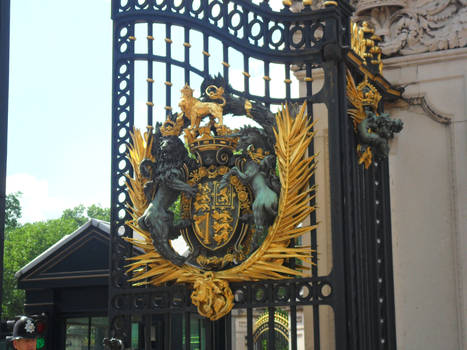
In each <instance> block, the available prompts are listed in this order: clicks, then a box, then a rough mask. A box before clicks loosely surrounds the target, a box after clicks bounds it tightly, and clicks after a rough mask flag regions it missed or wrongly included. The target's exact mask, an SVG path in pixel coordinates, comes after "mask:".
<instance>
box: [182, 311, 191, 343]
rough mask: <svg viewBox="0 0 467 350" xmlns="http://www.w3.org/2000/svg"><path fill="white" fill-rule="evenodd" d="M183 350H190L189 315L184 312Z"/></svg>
mask: <svg viewBox="0 0 467 350" xmlns="http://www.w3.org/2000/svg"><path fill="white" fill-rule="evenodd" d="M184 315H185V350H190V349H191V313H190V312H189V311H188V312H185V314H184Z"/></svg>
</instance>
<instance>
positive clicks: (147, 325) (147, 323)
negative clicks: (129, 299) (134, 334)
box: [143, 315, 160, 350]
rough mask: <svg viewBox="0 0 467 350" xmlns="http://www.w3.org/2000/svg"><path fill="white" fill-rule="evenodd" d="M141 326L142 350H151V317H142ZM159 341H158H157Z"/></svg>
mask: <svg viewBox="0 0 467 350" xmlns="http://www.w3.org/2000/svg"><path fill="white" fill-rule="evenodd" d="M143 325H144V332H143V334H144V350H151V327H152V317H151V315H146V316H143ZM157 341H160V339H157Z"/></svg>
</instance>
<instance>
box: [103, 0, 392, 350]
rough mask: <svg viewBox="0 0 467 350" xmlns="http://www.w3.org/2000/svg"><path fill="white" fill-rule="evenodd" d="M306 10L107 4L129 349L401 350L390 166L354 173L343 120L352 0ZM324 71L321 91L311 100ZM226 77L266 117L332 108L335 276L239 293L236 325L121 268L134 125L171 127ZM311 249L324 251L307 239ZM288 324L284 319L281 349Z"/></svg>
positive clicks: (153, 1)
mask: <svg viewBox="0 0 467 350" xmlns="http://www.w3.org/2000/svg"><path fill="white" fill-rule="evenodd" d="M271 3H272V2H271ZM303 3H305V6H304V9H302V10H300V11H298V12H292V11H291V10H290V9H289V8H288V7H285V8H284V9H283V10H281V11H280V12H279V11H273V10H272V9H271V7H270V5H269V1H255V2H250V1H242V0H229V1H220V0H199V1H182V0H113V1H112V18H113V21H114V38H113V40H114V42H113V107H112V220H111V221H112V222H111V232H112V235H111V262H110V263H111V265H110V266H111V277H110V285H109V321H110V324H111V332H112V333H111V336H113V337H116V338H119V339H122V340H123V342H124V344H125V347H126V348H129V347H132V348H135V347H136V348H142V347H144V348H146V349H182V348H183V349H198V348H199V349H244V348H247V349H263V348H264V349H266V348H267V349H285V348H287V349H289V348H290V349H294V350H295V349H297V348H298V344H299V343H300V344H303V343H304V342H305V341H306V349H332V348H336V349H355V350H356V349H358V350H362V349H371V350H374V349H395V333H394V311H393V307H394V305H393V295H392V261H391V259H392V255H391V228H390V208H389V188H388V169H387V164H386V163H385V162H380V164H374V166H373V167H372V168H371V169H369V170H364V169H363V168H362V167H361V166H359V165H358V162H357V159H356V153H355V145H356V141H355V137H354V133H353V127H352V123H351V121H350V119H349V118H348V116H347V113H346V95H345V70H346V64H345V55H346V50H348V49H349V45H350V30H349V28H350V26H349V25H350V23H349V18H350V15H351V11H352V9H351V7H350V6H349V5H348V3H347V2H345V1H326V2H325V6H324V8H322V9H320V10H312V9H311V7H310V6H309V5H306V4H307V3H311V2H307V1H303ZM320 70H322V71H323V72H324V85H323V87H322V88H320V89H318V90H319V91H315V90H317V89H316V87H314V86H313V84H314V81H313V80H314V74H315V72H318V71H320ZM296 71H300V72H302V75H303V77H302V83H301V86H302V91H301V96H300V95H298V94H296V92H295V91H298V86H297V87H296V88H294V84H295V83H296V79H295V75H294V72H296ZM258 72H259V73H258ZM218 73H219V74H221V75H222V76H223V77H224V79H225V80H226V81H227V82H228V83H231V84H232V86H233V91H232V92H233V93H234V94H236V95H238V96H242V97H245V98H247V99H249V100H253V101H257V102H261V103H263V104H264V105H265V106H266V107H268V108H271V109H274V108H275V106H277V105H280V104H281V103H283V102H284V100H288V101H292V102H302V101H304V100H306V101H307V103H308V106H314V105H317V104H324V105H325V106H326V108H327V114H328V116H327V117H328V129H329V178H330V187H329V193H330V208H331V231H330V232H328V233H327V234H328V235H330V237H331V241H332V244H331V247H332V254H331V255H332V269H331V270H330V272H329V273H326V274H324V275H320V274H319V273H318V271H319V264H320V261H319V258H316V257H315V265H314V266H312V268H311V274H310V277H309V278H301V279H290V280H280V281H260V282H249V283H241V284H232V291H233V293H234V295H235V307H234V310H233V312H232V314H231V315H229V316H226V317H224V318H223V319H221V320H219V321H216V322H210V321H208V320H205V319H200V318H199V317H198V316H197V314H196V312H195V308H194V307H193V306H192V305H191V302H190V297H189V296H190V290H188V287H187V286H184V285H167V286H164V287H157V288H156V287H139V288H137V287H133V286H130V284H129V283H128V282H127V277H126V275H125V268H124V266H125V265H126V260H125V259H126V258H128V257H130V256H131V255H132V248H131V246H130V245H127V244H125V243H124V242H123V241H122V240H121V237H124V236H132V231H131V230H130V229H129V228H128V227H126V226H125V222H126V221H127V220H128V219H129V216H128V214H127V212H126V203H127V201H128V200H129V198H128V194H127V192H126V191H127V190H126V186H125V181H126V179H125V174H126V173H131V172H132V169H131V166H130V163H129V161H128V160H127V159H126V153H127V148H126V146H127V144H128V143H129V140H130V133H131V131H132V129H133V126H134V125H135V124H136V125H138V120H139V121H140V123H139V124H140V125H139V126H140V127H143V128H144V127H146V126H147V125H149V126H151V125H154V124H155V122H156V120H157V119H158V118H159V120H161V119H160V118H162V119H164V118H165V115H166V114H169V113H170V111H171V110H172V107H173V108H175V107H176V105H177V103H176V102H175V101H176V100H177V98H178V96H179V94H178V90H179V89H180V88H181V87H182V86H183V84H184V83H188V84H190V85H191V86H192V87H194V88H197V87H198V86H199V85H200V83H201V81H202V80H203V79H204V78H207V77H208V76H209V75H214V74H218ZM255 75H256V76H259V77H260V79H259V80H258V79H257V80H254V76H255ZM277 77H280V78H277ZM278 91H280V92H278ZM141 106H143V107H141ZM138 108H140V109H141V110H137V109H138ZM308 110H309V112H308V113H309V117H310V118H312V117H313V116H312V108H310V107H309V108H308ZM141 115H144V116H145V117H144V118H141ZM138 118H140V119H138ZM310 151H311V152H313V149H310ZM323 166H327V164H323ZM310 220H311V221H312V222H313V221H315V220H316V219H315V217H313V216H312V217H311V218H310ZM309 240H310V244H311V246H312V247H313V248H314V249H317V250H318V251H319V248H320V247H318V244H317V239H316V235H315V234H314V233H313V232H312V233H310V236H309ZM280 314H282V315H284V314H286V315H287V317H286V319H287V322H286V323H287V328H288V333H287V334H283V336H284V337H285V339H286V342H285V343H284V341H283V339H282V338H280V336H278V334H279V333H280V330H281V328H280V327H279V326H278V324H280ZM283 319H284V318H283ZM323 320H324V321H323ZM284 322H285V321H284ZM282 326H284V324H282ZM298 328H300V329H298ZM282 333H284V332H282ZM302 338H307V339H306V340H304V341H302V340H303V339H302ZM281 339H282V340H281ZM330 339H331V340H330ZM284 344H285V345H284Z"/></svg>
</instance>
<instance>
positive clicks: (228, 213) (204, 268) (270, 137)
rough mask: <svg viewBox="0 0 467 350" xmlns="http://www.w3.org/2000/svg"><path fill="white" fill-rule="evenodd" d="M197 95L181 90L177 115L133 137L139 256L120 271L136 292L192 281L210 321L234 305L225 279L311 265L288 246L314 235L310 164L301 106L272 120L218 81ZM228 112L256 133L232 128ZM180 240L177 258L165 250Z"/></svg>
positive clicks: (282, 274) (308, 127)
mask: <svg viewBox="0 0 467 350" xmlns="http://www.w3.org/2000/svg"><path fill="white" fill-rule="evenodd" d="M202 91H203V93H202V96H200V98H195V97H194V96H193V90H192V89H191V88H190V87H189V86H188V85H185V86H184V87H183V89H182V90H181V100H180V103H179V107H180V110H181V111H180V112H179V113H176V114H170V115H169V116H168V117H167V120H166V121H165V122H164V123H163V124H158V125H156V126H155V128H153V127H148V130H147V132H145V133H144V134H142V133H141V132H140V131H138V130H135V132H134V135H133V143H132V145H131V146H130V150H129V154H128V157H129V159H130V161H131V163H132V165H133V170H134V171H133V176H131V177H130V176H129V177H128V192H129V195H130V198H131V203H132V204H131V205H130V207H129V210H130V212H131V214H132V218H133V219H132V220H131V221H130V222H128V225H129V226H130V227H132V229H133V230H134V231H135V232H137V233H139V237H137V236H135V238H130V239H128V241H129V242H131V243H132V244H133V245H135V246H137V247H139V248H141V249H142V250H143V251H144V253H143V254H141V255H139V256H135V257H132V258H130V259H129V260H130V263H129V265H128V274H129V275H130V276H131V277H130V281H131V282H133V283H134V284H136V285H141V284H153V285H160V284H163V283H166V282H170V281H175V282H179V283H188V284H190V285H191V286H192V287H193V292H192V294H191V299H192V303H193V304H194V305H195V306H197V308H198V312H199V313H200V314H201V315H203V316H205V317H208V318H209V319H211V320H217V319H219V318H221V317H223V316H225V315H226V314H228V313H229V312H230V310H231V309H232V307H233V306H234V303H233V299H234V298H233V295H232V291H231V290H230V287H229V282H238V281H255V280H261V279H280V278H291V277H294V276H301V275H303V274H304V266H303V264H304V263H311V254H312V253H313V252H312V250H311V249H310V248H309V247H305V246H299V245H297V244H296V242H297V238H298V237H300V236H301V235H303V234H305V233H307V232H310V230H313V229H314V227H312V226H309V225H306V224H305V222H306V219H307V218H308V216H309V214H310V213H311V212H312V211H313V210H314V208H313V207H312V206H310V199H311V196H313V193H314V190H315V189H314V187H313V186H310V179H311V176H312V175H313V171H314V168H315V165H316V163H315V156H314V155H308V149H309V145H310V142H311V140H312V137H313V132H312V127H313V125H312V123H310V121H309V120H308V117H307V115H306V105H305V104H304V105H303V106H301V108H300V109H298V108H295V107H294V108H291V109H292V110H293V111H289V107H287V106H285V107H283V108H282V109H281V111H279V112H278V113H277V114H276V115H274V114H273V113H271V112H270V111H269V110H268V109H267V108H266V107H265V106H263V105H261V104H259V103H254V102H250V101H248V100H246V99H243V98H241V97H236V96H234V95H232V94H231V93H229V92H228V91H229V87H228V86H225V83H224V81H223V80H222V78H220V77H217V78H211V79H207V80H206V81H205V82H203V84H202ZM227 114H228V115H233V116H238V115H244V116H247V117H249V118H251V119H253V120H254V121H255V122H256V123H257V124H259V125H260V126H261V127H252V126H244V127H241V128H239V129H231V128H229V127H227V126H226V125H224V123H223V119H224V115H227ZM182 140H184V141H182ZM180 236H181V237H183V239H184V241H185V242H186V244H187V246H188V247H189V250H188V252H187V253H186V254H183V255H181V254H180V253H178V252H177V251H176V250H175V249H174V247H173V244H172V241H173V240H174V239H176V238H178V237H180ZM292 259H294V260H295V262H296V263H295V264H294V266H295V267H294V268H291V267H288V266H287V265H288V264H287V262H288V261H291V260H292Z"/></svg>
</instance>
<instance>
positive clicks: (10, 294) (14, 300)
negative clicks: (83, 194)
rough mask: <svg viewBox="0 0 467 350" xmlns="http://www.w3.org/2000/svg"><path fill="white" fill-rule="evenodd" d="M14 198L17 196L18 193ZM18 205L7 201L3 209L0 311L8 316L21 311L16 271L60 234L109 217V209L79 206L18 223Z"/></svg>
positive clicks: (21, 303)
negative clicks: (6, 220) (50, 217)
mask: <svg viewBox="0 0 467 350" xmlns="http://www.w3.org/2000/svg"><path fill="white" fill-rule="evenodd" d="M13 197H14V198H16V199H18V195H17V194H14V195H13ZM8 203H9V204H8ZM18 204H19V200H18V201H16V200H10V201H9V202H7V206H8V205H12V206H10V207H8V208H7V210H6V211H5V213H6V215H9V220H10V221H9V222H10V224H9V228H8V231H7V232H6V239H5V251H4V281H3V314H4V317H7V318H11V317H14V316H16V315H20V314H22V313H24V291H23V290H20V289H18V288H16V284H17V281H16V278H15V273H16V272H17V271H19V270H20V269H21V268H22V267H23V266H25V265H26V264H27V263H29V262H30V261H31V260H33V259H34V258H35V257H37V256H38V255H40V254H41V253H42V252H43V251H45V250H46V249H47V248H49V247H50V246H51V245H53V244H54V243H56V242H57V241H58V240H60V239H61V238H62V237H63V236H65V235H67V234H70V233H72V232H73V231H75V230H76V229H77V228H78V227H80V226H81V225H83V224H84V223H86V222H87V221H88V220H89V218H90V217H94V218H96V219H101V220H108V217H109V212H110V210H109V209H106V208H101V207H99V206H96V205H91V206H89V207H88V208H85V207H84V206H83V205H79V206H77V207H75V208H73V209H66V210H64V212H63V214H62V216H61V217H60V218H59V219H53V220H47V221H42V222H35V223H27V224H24V225H20V224H19V222H18V220H19V219H20V218H21V207H20V206H19V205H18ZM18 208H19V211H18ZM85 213H86V215H85Z"/></svg>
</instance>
